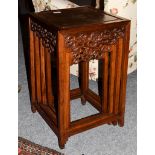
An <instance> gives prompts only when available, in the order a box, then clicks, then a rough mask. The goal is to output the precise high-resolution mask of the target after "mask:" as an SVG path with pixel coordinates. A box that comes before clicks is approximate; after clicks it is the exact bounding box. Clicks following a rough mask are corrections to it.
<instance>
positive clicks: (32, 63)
mask: <svg viewBox="0 0 155 155" xmlns="http://www.w3.org/2000/svg"><path fill="white" fill-rule="evenodd" d="M29 25H30V20H29ZM29 32H30V33H29V35H30V98H31V110H32V112H33V113H34V112H36V107H35V104H36V88H35V50H34V34H33V31H31V28H30V26H29Z"/></svg>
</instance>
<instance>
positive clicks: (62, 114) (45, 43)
mask: <svg viewBox="0 0 155 155" xmlns="http://www.w3.org/2000/svg"><path fill="white" fill-rule="evenodd" d="M75 14H76V16H75ZM73 17H74V18H73ZM29 28H30V29H29V30H30V73H31V74H30V83H31V87H30V97H31V107H32V111H33V112H35V111H36V110H37V111H38V112H39V113H40V115H41V116H42V117H43V119H44V120H45V121H46V122H47V124H48V125H49V126H50V127H51V129H52V130H53V131H54V132H55V134H56V135H57V136H58V140H59V146H60V148H64V146H65V143H66V142H67V140H68V137H69V136H72V135H74V134H77V133H80V132H83V131H85V130H88V129H91V128H94V127H97V126H99V125H102V124H113V125H117V124H118V125H119V126H123V125H124V113H125V96H126V80H127V64H128V54H129V37H130V21H129V20H127V19H124V18H120V17H116V16H113V15H110V14H108V13H105V12H103V11H101V10H97V9H94V8H91V7H79V8H73V9H62V10H56V11H46V12H41V13H31V14H30V16H29ZM92 59H97V60H99V62H100V63H99V68H100V72H99V75H100V76H99V78H100V80H99V81H100V84H99V86H100V91H99V95H97V94H96V93H94V92H93V91H92V90H90V89H89V85H88V84H89V61H90V60H92ZM76 63H78V64H79V88H76V89H73V90H70V66H71V65H72V64H76ZM77 98H81V102H82V104H83V105H84V104H85V103H86V101H88V102H90V104H91V105H92V106H93V107H94V108H96V109H97V110H98V112H99V113H98V114H95V115H92V116H88V117H85V118H82V119H80V120H76V121H73V122H71V116H70V115H71V113H70V100H72V99H77Z"/></svg>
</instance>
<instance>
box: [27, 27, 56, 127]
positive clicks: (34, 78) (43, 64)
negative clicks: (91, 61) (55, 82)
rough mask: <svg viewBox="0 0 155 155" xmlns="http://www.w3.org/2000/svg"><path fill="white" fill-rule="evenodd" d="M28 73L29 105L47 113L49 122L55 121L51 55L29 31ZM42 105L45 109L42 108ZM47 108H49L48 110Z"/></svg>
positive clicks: (34, 34) (34, 33) (39, 39)
mask: <svg viewBox="0 0 155 155" xmlns="http://www.w3.org/2000/svg"><path fill="white" fill-rule="evenodd" d="M30 73H31V76H30V77H31V90H30V91H31V94H30V95H31V103H32V105H33V104H34V103H35V104H38V105H40V107H41V108H42V110H43V111H45V112H46V111H47V109H48V112H49V114H50V115H49V116H50V119H51V121H52V120H54V123H55V125H56V124H57V121H56V110H55V108H54V97H53V91H52V89H53V88H52V64H51V53H49V51H48V49H47V48H45V47H44V46H43V44H42V39H41V38H39V37H38V36H37V34H36V32H33V31H31V30H30ZM44 105H46V106H47V108H43V107H44ZM48 107H49V108H48ZM50 109H51V110H50Z"/></svg>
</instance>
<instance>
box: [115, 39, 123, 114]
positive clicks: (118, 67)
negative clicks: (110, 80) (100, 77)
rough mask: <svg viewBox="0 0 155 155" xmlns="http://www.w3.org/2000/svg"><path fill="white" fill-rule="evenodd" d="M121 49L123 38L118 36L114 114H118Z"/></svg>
mask: <svg viewBox="0 0 155 155" xmlns="http://www.w3.org/2000/svg"><path fill="white" fill-rule="evenodd" d="M122 50H123V39H122V38H120V39H119V40H118V43H117V53H116V54H117V56H116V59H117V60H116V69H115V70H116V74H115V95H114V114H118V106H119V97H120V96H119V93H120V80H121V62H122V52H123V51H122Z"/></svg>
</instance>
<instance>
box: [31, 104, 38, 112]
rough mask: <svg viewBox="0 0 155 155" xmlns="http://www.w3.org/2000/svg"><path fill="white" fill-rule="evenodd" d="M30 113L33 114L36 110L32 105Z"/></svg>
mask: <svg viewBox="0 0 155 155" xmlns="http://www.w3.org/2000/svg"><path fill="white" fill-rule="evenodd" d="M31 111H32V112H33V113H35V112H36V111H37V109H36V107H35V106H34V105H31Z"/></svg>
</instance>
